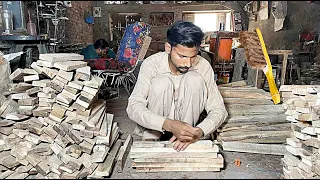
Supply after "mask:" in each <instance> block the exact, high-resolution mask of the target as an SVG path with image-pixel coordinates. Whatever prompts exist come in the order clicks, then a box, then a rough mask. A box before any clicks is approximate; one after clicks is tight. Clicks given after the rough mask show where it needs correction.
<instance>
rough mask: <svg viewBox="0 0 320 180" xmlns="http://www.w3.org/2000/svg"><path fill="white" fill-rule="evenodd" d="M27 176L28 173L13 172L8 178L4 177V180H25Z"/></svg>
mask: <svg viewBox="0 0 320 180" xmlns="http://www.w3.org/2000/svg"><path fill="white" fill-rule="evenodd" d="M28 176H29V174H28V173H19V172H14V173H12V174H10V175H9V176H8V177H6V179H25V178H26V177H28Z"/></svg>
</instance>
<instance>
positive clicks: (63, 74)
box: [58, 69, 73, 81]
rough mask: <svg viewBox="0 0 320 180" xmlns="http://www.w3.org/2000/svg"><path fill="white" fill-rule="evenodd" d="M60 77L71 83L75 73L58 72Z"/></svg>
mask: <svg viewBox="0 0 320 180" xmlns="http://www.w3.org/2000/svg"><path fill="white" fill-rule="evenodd" d="M58 76H60V77H62V78H63V79H65V80H67V81H71V80H72V78H73V72H72V71H70V72H67V71H64V70H62V69H60V70H59V72H58Z"/></svg>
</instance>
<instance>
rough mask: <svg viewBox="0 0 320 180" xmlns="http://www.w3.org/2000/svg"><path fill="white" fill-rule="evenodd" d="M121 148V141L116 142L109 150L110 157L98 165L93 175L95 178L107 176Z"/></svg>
mask: <svg viewBox="0 0 320 180" xmlns="http://www.w3.org/2000/svg"><path fill="white" fill-rule="evenodd" d="M120 146H121V141H117V142H116V143H115V144H114V145H113V146H112V148H111V151H110V153H109V154H110V155H108V157H107V159H106V160H105V161H104V162H103V163H101V164H99V166H98V167H97V169H96V170H95V171H94V174H95V175H97V176H107V177H108V176H109V175H110V173H111V170H112V168H113V166H114V164H115V158H116V156H117V153H118V151H119V148H120Z"/></svg>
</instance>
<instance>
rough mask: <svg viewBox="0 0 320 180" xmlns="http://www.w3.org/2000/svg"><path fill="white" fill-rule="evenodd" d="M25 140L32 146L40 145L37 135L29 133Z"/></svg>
mask: <svg viewBox="0 0 320 180" xmlns="http://www.w3.org/2000/svg"><path fill="white" fill-rule="evenodd" d="M24 139H25V140H27V141H30V142H32V143H34V144H39V143H40V137H39V136H38V135H35V134H32V133H29V134H27V135H26V136H25V137H24Z"/></svg>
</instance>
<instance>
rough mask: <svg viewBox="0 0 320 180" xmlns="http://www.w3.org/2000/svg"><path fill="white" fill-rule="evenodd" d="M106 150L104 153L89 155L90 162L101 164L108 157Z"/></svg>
mask: <svg viewBox="0 0 320 180" xmlns="http://www.w3.org/2000/svg"><path fill="white" fill-rule="evenodd" d="M108 151H109V149H108V150H105V151H96V152H93V153H92V154H91V162H96V163H102V162H104V160H105V159H106V157H107V155H108Z"/></svg>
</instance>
